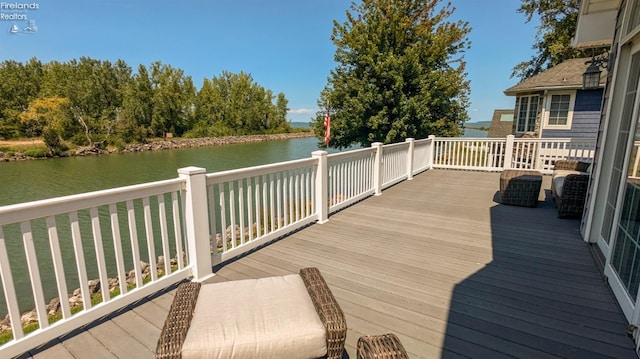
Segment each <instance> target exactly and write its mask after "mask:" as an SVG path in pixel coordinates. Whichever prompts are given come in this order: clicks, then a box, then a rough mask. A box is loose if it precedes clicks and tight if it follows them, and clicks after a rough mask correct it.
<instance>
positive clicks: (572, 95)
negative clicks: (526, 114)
mask: <svg viewBox="0 0 640 359" xmlns="http://www.w3.org/2000/svg"><path fill="white" fill-rule="evenodd" d="M553 95H569V112H568V113H567V123H566V124H564V125H551V124H549V114H550V111H551V97H552V96H553ZM575 104H576V91H558V92H549V93H548V94H547V95H546V96H545V99H544V109H543V113H542V128H543V129H545V130H570V129H571V124H572V123H573V108H574V106H575Z"/></svg>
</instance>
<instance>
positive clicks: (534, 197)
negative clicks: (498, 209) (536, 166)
mask: <svg viewBox="0 0 640 359" xmlns="http://www.w3.org/2000/svg"><path fill="white" fill-rule="evenodd" d="M541 186H542V174H541V173H540V172H538V171H531V170H513V169H506V170H503V171H502V173H501V174H500V203H502V204H508V205H512V206H524V207H535V206H537V204H538V196H539V195H540V187H541Z"/></svg>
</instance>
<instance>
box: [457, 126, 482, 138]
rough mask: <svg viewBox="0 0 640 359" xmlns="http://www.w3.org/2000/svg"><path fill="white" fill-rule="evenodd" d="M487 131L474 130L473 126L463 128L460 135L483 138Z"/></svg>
mask: <svg viewBox="0 0 640 359" xmlns="http://www.w3.org/2000/svg"><path fill="white" fill-rule="evenodd" d="M487 134H488V132H487V131H481V130H476V129H473V128H465V129H464V134H463V135H462V137H474V138H484V137H487Z"/></svg>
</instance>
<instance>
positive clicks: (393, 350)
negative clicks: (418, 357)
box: [357, 333, 409, 359]
mask: <svg viewBox="0 0 640 359" xmlns="http://www.w3.org/2000/svg"><path fill="white" fill-rule="evenodd" d="M357 359H409V355H408V354H407V351H406V350H405V349H404V347H403V346H402V343H400V339H398V337H397V336H396V335H395V334H393V333H389V334H382V335H366V336H363V337H360V339H358V357H357Z"/></svg>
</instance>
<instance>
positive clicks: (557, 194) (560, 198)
mask: <svg viewBox="0 0 640 359" xmlns="http://www.w3.org/2000/svg"><path fill="white" fill-rule="evenodd" d="M590 168H591V163H589V162H583V161H577V160H557V161H556V162H555V163H554V167H553V174H552V175H551V195H552V198H553V200H554V202H555V203H556V207H557V208H558V217H560V218H580V217H582V212H583V210H584V204H585V201H586V197H587V190H588V188H589V177H590V172H591V170H590Z"/></svg>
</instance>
